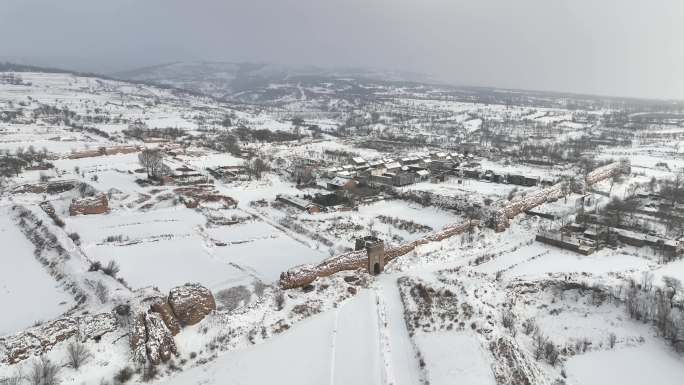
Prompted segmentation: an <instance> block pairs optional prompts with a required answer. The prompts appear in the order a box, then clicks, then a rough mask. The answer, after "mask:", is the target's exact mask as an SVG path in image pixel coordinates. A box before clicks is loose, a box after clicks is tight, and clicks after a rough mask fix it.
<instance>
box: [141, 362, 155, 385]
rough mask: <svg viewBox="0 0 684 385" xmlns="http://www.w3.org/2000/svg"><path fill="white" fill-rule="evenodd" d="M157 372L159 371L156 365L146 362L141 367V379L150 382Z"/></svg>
mask: <svg viewBox="0 0 684 385" xmlns="http://www.w3.org/2000/svg"><path fill="white" fill-rule="evenodd" d="M158 373H159V371H158V369H157V367H156V366H154V365H152V364H147V365H145V366H144V367H143V372H142V380H143V381H144V382H150V381H152V380H154V378H155V377H157V374H158Z"/></svg>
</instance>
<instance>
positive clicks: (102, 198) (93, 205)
mask: <svg viewBox="0 0 684 385" xmlns="http://www.w3.org/2000/svg"><path fill="white" fill-rule="evenodd" d="M108 211H109V200H108V199H107V195H105V194H104V193H98V194H95V195H94V196H92V197H85V198H77V199H73V200H72V201H71V205H70V206H69V215H71V216H74V215H91V214H103V213H106V212H108Z"/></svg>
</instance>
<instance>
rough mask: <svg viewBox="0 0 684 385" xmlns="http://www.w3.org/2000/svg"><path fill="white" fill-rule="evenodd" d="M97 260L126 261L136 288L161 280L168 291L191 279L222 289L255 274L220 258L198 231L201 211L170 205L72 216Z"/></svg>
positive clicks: (124, 271) (126, 274)
mask: <svg viewBox="0 0 684 385" xmlns="http://www.w3.org/2000/svg"><path fill="white" fill-rule="evenodd" d="M66 222H67V228H68V229H69V231H74V232H77V233H78V234H80V236H81V242H82V248H83V250H84V252H85V253H86V254H87V255H88V256H89V257H90V258H91V259H92V260H93V261H99V262H101V263H103V264H104V263H108V262H109V261H111V260H113V261H116V262H117V263H118V264H119V265H120V266H121V272H120V274H119V275H120V276H121V277H123V278H124V279H125V280H126V281H127V282H128V283H129V284H130V285H131V286H132V287H133V288H140V287H145V286H157V287H159V288H160V289H161V290H162V291H166V290H168V289H170V288H171V287H173V286H177V285H182V284H184V283H186V282H199V283H202V284H204V285H206V286H207V287H209V288H211V289H220V288H224V287H229V286H233V285H234V284H239V283H243V282H245V281H248V280H250V277H249V275H248V274H247V273H245V272H243V271H242V270H240V269H239V267H236V266H232V265H230V264H228V263H226V262H224V261H221V260H219V259H218V258H217V257H215V256H214V255H213V254H212V252H211V245H208V244H207V243H208V242H207V240H206V239H205V238H204V237H203V236H202V234H201V232H200V231H198V227H199V226H201V225H203V224H204V222H205V218H204V216H202V215H201V214H199V213H197V212H195V211H192V210H189V209H185V208H170V209H160V210H154V211H148V212H126V211H116V212H113V213H111V214H109V215H98V216H79V217H69V218H67V221H66Z"/></svg>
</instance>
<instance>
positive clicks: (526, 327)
mask: <svg viewBox="0 0 684 385" xmlns="http://www.w3.org/2000/svg"><path fill="white" fill-rule="evenodd" d="M522 328H523V333H525V335H528V336H529V335H530V334H533V333H534V332H536V331H537V324H536V323H535V321H534V318H528V319H526V320H525V321H523V323H522Z"/></svg>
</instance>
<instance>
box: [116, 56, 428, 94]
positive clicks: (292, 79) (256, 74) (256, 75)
mask: <svg viewBox="0 0 684 385" xmlns="http://www.w3.org/2000/svg"><path fill="white" fill-rule="evenodd" d="M111 76H112V77H114V78H118V79H122V80H135V81H145V82H153V83H159V84H164V85H168V86H173V87H176V88H181V89H187V90H190V91H194V92H200V93H204V94H207V95H211V96H214V97H217V98H222V99H232V98H233V97H234V96H235V95H237V94H240V93H242V92H245V91H253V90H256V89H260V88H265V87H274V86H277V85H284V84H292V83H298V82H302V81H304V82H312V81H315V82H323V83H324V82H326V81H327V80H333V81H334V80H341V79H354V80H359V81H364V82H373V81H377V82H418V83H435V82H436V80H435V79H432V78H430V77H429V76H427V75H424V74H418V73H410V72H400V71H382V70H373V69H364V68H320V67H314V66H301V67H294V66H283V65H275V64H265V63H231V62H212V61H197V62H174V63H167V64H161V65H155V66H149V67H142V68H138V69H133V70H129V71H123V72H117V73H113V74H111Z"/></svg>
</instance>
